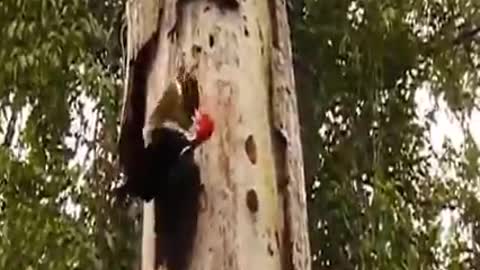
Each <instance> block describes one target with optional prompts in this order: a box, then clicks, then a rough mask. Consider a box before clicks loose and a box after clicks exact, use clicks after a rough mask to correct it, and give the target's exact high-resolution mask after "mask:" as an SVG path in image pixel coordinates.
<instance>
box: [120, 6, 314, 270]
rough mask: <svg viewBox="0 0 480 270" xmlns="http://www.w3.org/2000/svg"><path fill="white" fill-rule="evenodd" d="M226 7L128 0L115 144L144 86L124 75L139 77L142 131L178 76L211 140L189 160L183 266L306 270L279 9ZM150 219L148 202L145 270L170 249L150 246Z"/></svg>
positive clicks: (293, 112)
mask: <svg viewBox="0 0 480 270" xmlns="http://www.w3.org/2000/svg"><path fill="white" fill-rule="evenodd" d="M235 3H236V1H234V0H223V1H221V0H216V1H214V0H195V1H193V0H190V1H185V0H183V1H182V0H179V1H174V0H164V1H162V0H136V1H129V3H128V6H127V19H128V36H127V40H128V42H127V58H128V60H129V61H128V63H129V65H128V66H127V79H126V84H127V85H126V87H125V90H126V91H125V93H126V94H125V96H124V101H125V103H124V104H125V105H124V109H123V117H122V119H123V120H122V128H121V129H122V130H121V136H122V134H127V135H128V134H130V133H132V132H138V129H139V124H138V123H137V124H134V123H128V121H126V120H125V119H126V118H128V114H129V113H131V111H132V110H133V109H134V107H135V106H139V105H138V104H139V103H136V102H135V101H133V100H132V98H131V95H132V92H135V91H141V90H138V89H139V87H143V86H139V85H138V83H136V82H135V80H133V79H132V77H134V76H133V75H132V74H134V73H135V72H140V71H141V72H143V73H145V74H146V75H145V76H146V85H145V86H144V88H145V91H146V95H145V96H146V104H145V106H146V108H145V112H144V113H145V119H146V121H145V124H144V132H145V133H148V130H150V129H151V128H152V127H153V126H155V124H156V123H154V121H153V120H152V117H151V115H152V111H153V110H154V108H155V104H156V102H157V100H158V99H159V98H161V96H162V93H163V90H164V89H165V88H166V86H167V85H168V83H169V82H171V81H172V79H173V78H175V77H176V76H177V75H178V73H179V70H181V69H185V70H186V71H187V72H191V74H193V75H194V76H195V77H196V79H197V80H198V83H199V91H200V106H201V107H202V108H203V109H204V110H205V111H207V112H208V113H210V114H211V115H212V116H213V118H214V121H215V132H214V134H213V136H212V138H211V139H210V140H209V141H208V142H207V143H206V144H204V145H203V146H201V147H200V149H199V150H197V153H196V160H197V162H198V164H199V166H200V171H201V172H200V174H201V181H202V184H203V192H202V193H201V195H200V196H201V197H200V201H201V206H200V209H199V213H198V225H197V233H196V235H195V236H194V244H193V251H192V257H191V259H189V263H188V265H189V267H187V268H188V269H285V270H287V269H288V270H290V269H292V270H293V269H298V270H302V269H310V252H309V242H308V231H307V230H308V229H307V228H308V227H307V217H306V216H307V215H306V198H305V184H304V176H303V160H302V150H301V144H300V133H299V124H298V112H297V111H298V109H297V101H296V94H295V91H294V79H293V70H292V59H291V58H292V57H291V45H290V40H289V35H290V33H289V28H288V23H287V14H286V8H285V1H282V0H269V1H239V2H238V6H237V5H235ZM174 26H175V27H174ZM172 27H174V28H172ZM172 29H174V30H175V31H171V30H172ZM141 59H144V60H145V59H149V60H148V61H144V60H141ZM142 126H143V123H142ZM132 130H133V131H132ZM135 130H136V131H135ZM127 137H128V136H127ZM172 207H174V206H172ZM154 216H155V213H154V207H153V204H146V205H145V206H144V231H143V234H144V235H143V251H142V255H143V257H142V269H143V270H150V269H156V268H157V267H158V266H157V265H156V263H158V260H157V259H158V258H157V259H156V258H155V256H157V255H156V254H157V253H158V252H156V251H157V250H158V249H160V248H161V249H168V248H169V247H159V246H158V245H157V246H156V244H155V243H158V241H155V239H154V238H155V233H154V226H153V224H154V221H153V220H152V219H153V218H154ZM155 222H160V221H159V220H155ZM170 270H176V269H170Z"/></svg>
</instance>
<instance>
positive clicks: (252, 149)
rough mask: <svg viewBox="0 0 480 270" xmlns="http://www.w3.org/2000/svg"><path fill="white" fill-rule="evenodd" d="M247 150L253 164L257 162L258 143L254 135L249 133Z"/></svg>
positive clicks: (246, 142) (246, 144) (246, 143)
mask: <svg viewBox="0 0 480 270" xmlns="http://www.w3.org/2000/svg"><path fill="white" fill-rule="evenodd" d="M245 152H246V153H247V156H248V159H249V160H250V162H251V163H252V164H257V145H256V144H255V140H254V139H253V136H252V135H249V136H248V138H247V140H246V141H245Z"/></svg>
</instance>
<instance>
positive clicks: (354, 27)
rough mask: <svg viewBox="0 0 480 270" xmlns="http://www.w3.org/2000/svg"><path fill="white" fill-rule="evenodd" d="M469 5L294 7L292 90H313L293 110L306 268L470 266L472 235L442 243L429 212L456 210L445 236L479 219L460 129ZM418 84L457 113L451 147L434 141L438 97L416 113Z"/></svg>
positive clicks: (467, 97) (474, 153) (471, 34)
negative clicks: (302, 179) (297, 121)
mask: <svg viewBox="0 0 480 270" xmlns="http://www.w3.org/2000/svg"><path fill="white" fill-rule="evenodd" d="M478 8H479V6H478V3H477V2H476V1H448V0H447V1H421V2H419V1H303V4H302V3H297V4H296V5H294V6H292V10H291V13H292V14H291V17H292V20H293V23H292V25H293V28H294V41H295V42H294V45H295V52H296V54H295V59H296V67H297V69H296V70H297V79H298V80H299V81H300V82H299V85H300V84H301V85H302V87H301V88H298V91H299V95H300V97H301V100H303V104H307V102H308V100H312V99H314V100H316V102H315V103H314V104H313V106H311V108H310V109H309V110H307V109H308V107H307V108H304V113H303V115H302V119H303V120H304V122H305V123H306V124H308V127H307V128H306V129H305V127H306V126H304V133H305V135H304V137H305V138H307V139H308V138H310V139H309V140H308V142H309V144H306V145H305V146H306V148H305V149H306V151H311V154H310V155H307V156H306V159H307V162H306V164H313V165H310V166H312V167H310V168H307V172H310V179H307V181H310V183H311V186H310V188H311V189H310V198H311V200H310V201H309V208H310V225H311V229H310V230H311V232H310V235H311V241H312V252H313V254H312V255H313V257H314V269H357V268H358V267H360V269H391V268H399V269H443V268H444V267H446V268H448V269H458V267H460V268H462V269H471V268H475V267H476V266H475V263H474V262H475V261H478V260H477V259H475V256H476V255H475V254H477V253H478V248H477V247H476V244H475V240H474V238H475V237H474V234H473V235H472V234H470V238H469V237H467V238H468V239H470V240H468V241H465V240H462V239H461V238H459V237H456V238H455V237H454V239H455V240H453V242H452V243H451V246H450V247H448V245H443V244H441V242H442V241H441V239H440V234H439V229H440V223H439V222H438V216H439V214H440V212H442V209H454V211H453V212H455V211H458V212H459V213H461V214H460V215H461V216H462V218H461V222H460V224H461V226H460V228H461V229H459V230H458V231H457V232H455V233H454V235H455V234H457V233H459V232H460V231H462V230H466V229H467V230H468V229H473V228H474V227H475V224H476V223H477V222H478V221H476V220H477V218H476V217H477V216H478V214H476V213H475V212H476V211H474V210H473V209H474V208H473V205H478V199H477V197H478V196H477V195H475V194H477V193H478V184H477V183H478V165H477V162H478V150H477V146H476V144H475V143H474V142H473V139H472V137H471V134H470V130H469V128H468V127H469V125H468V119H469V116H470V115H471V113H472V112H473V111H474V110H475V108H477V106H478V101H477V94H478V83H479V80H478V71H477V70H478V55H479V54H478V52H479V47H478V39H477V38H476V35H475V33H476V31H475V29H478V26H479V23H480V21H479V20H478V19H479V18H480V17H479V15H480V13H479V10H478ZM312 44H315V45H316V46H312ZM425 89H427V90H428V91H429V93H430V94H431V95H433V97H434V98H436V102H440V105H441V103H442V102H443V101H445V102H446V104H448V107H449V108H450V109H451V111H452V114H453V115H454V116H455V117H456V118H457V119H459V120H460V123H461V126H462V127H463V128H464V132H465V137H466V140H465V142H464V144H462V146H461V147H460V148H458V149H455V148H453V147H452V146H451V144H449V143H447V144H446V145H445V146H444V149H443V151H441V152H438V151H437V152H435V151H434V149H433V145H432V142H431V137H430V134H429V130H430V129H431V128H432V125H435V119H436V117H435V116H438V113H437V114H436V113H435V112H436V111H438V108H439V104H437V105H436V106H435V107H433V108H431V110H432V111H431V112H429V113H428V114H427V115H426V116H427V117H426V118H425V117H422V116H423V115H420V116H418V115H417V114H416V109H417V106H418V97H419V92H425ZM420 105H422V104H420ZM300 108H302V104H301V105H300ZM472 124H473V123H472ZM312 138H313V139H312ZM309 159H310V160H309ZM452 172H453V174H452ZM443 212H444V211H443ZM454 231H455V230H454Z"/></svg>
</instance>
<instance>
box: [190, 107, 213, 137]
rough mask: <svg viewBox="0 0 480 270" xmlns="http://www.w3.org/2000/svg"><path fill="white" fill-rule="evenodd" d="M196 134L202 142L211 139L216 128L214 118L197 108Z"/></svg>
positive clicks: (195, 118) (195, 119) (195, 117)
mask: <svg viewBox="0 0 480 270" xmlns="http://www.w3.org/2000/svg"><path fill="white" fill-rule="evenodd" d="M193 122H194V125H195V126H194V136H195V140H196V141H197V142H198V143H199V144H201V143H203V142H205V141H206V140H208V139H210V137H211V136H212V134H213V131H214V129H215V125H214V123H213V120H212V118H211V117H210V115H209V114H207V113H204V112H202V111H201V110H196V111H195V115H194V121H193Z"/></svg>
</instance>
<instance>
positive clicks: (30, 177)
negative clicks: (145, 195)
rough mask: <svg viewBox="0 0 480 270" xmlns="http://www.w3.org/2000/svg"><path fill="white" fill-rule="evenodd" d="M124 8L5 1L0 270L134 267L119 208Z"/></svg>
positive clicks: (0, 11)
mask: <svg viewBox="0 0 480 270" xmlns="http://www.w3.org/2000/svg"><path fill="white" fill-rule="evenodd" d="M121 14H123V2H122V1H62V0H54V1H26V0H19V1H17V0H5V1H1V3H0V25H2V26H5V27H0V35H1V36H2V39H0V62H1V63H2V65H1V66H0V85H1V87H0V108H1V112H0V123H1V125H0V127H1V129H0V138H1V139H2V140H3V141H2V146H1V147H0V160H1V161H0V162H1V164H2V166H0V181H1V183H2V185H1V192H0V200H1V205H2V208H1V211H0V268H1V269H15V268H20V269H127V268H130V265H131V263H132V258H133V254H134V252H135V250H136V248H137V247H136V244H135V241H134V239H136V237H135V238H134V237H133V236H134V234H135V226H134V223H133V220H132V219H131V218H129V217H127V216H126V215H125V213H124V211H119V210H118V209H117V208H115V207H113V205H112V202H111V198H110V197H111V196H110V195H109V189H110V183H111V182H112V180H113V179H115V177H117V174H118V173H117V172H116V168H115V163H114V161H115V145H116V136H117V134H116V132H117V117H118V111H119V100H120V96H121V95H120V93H121V91H122V89H121V84H120V82H121V80H120V79H121V78H122V73H121V71H122V70H121V62H122V61H121V54H122V51H121V47H120V42H119V39H120V38H119V37H120V31H121Z"/></svg>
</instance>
